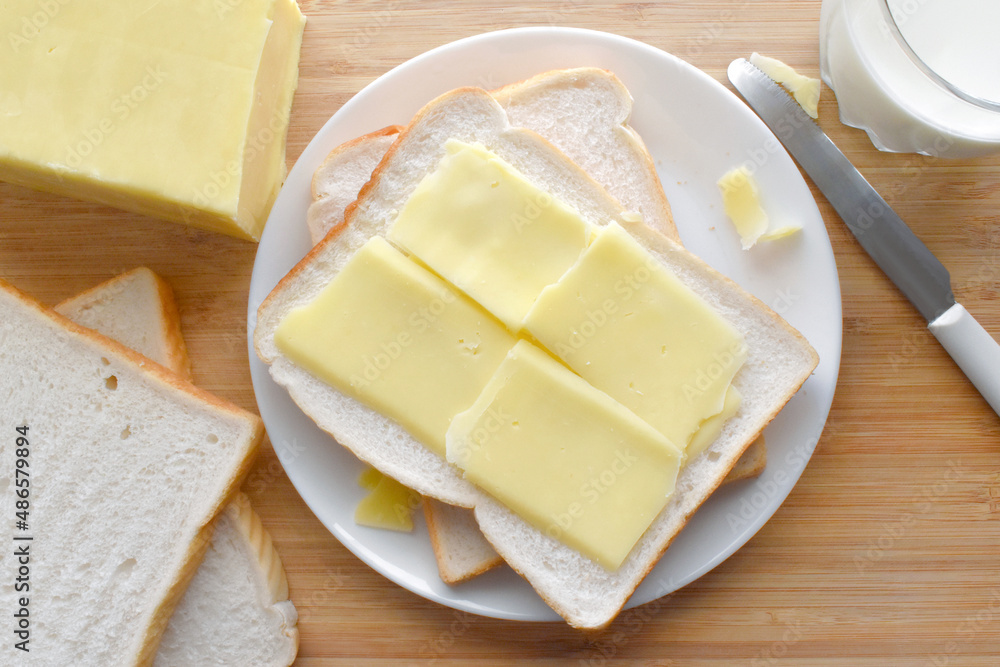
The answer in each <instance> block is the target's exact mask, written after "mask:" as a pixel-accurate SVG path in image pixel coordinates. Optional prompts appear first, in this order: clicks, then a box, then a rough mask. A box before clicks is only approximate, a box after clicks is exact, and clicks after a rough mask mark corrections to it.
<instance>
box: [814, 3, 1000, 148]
mask: <svg viewBox="0 0 1000 667" xmlns="http://www.w3.org/2000/svg"><path fill="white" fill-rule="evenodd" d="M820 71H821V72H822V76H823V81H825V82H826V84H827V85H828V86H830V88H832V89H833V91H834V92H835V93H836V95H837V103H838V105H839V107H840V119H841V121H842V122H844V123H846V124H847V125H851V126H853V127H857V128H861V129H863V130H865V131H866V132H867V133H868V136H869V137H870V138H871V140H872V143H874V144H875V146H876V147H877V148H878V149H879V150H884V151H895V152H915V153H923V154H925V155H936V156H942V157H954V158H964V157H975V156H980V155H988V154H993V153H1000V0H823V6H822V10H821V15H820Z"/></svg>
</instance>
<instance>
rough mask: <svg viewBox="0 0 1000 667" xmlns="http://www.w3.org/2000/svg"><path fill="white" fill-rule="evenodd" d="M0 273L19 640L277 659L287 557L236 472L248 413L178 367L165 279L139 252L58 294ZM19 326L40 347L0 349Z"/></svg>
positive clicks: (41, 652)
mask: <svg viewBox="0 0 1000 667" xmlns="http://www.w3.org/2000/svg"><path fill="white" fill-rule="evenodd" d="M3 287H4V289H3V299H4V309H5V311H6V313H5V317H4V320H3V321H4V323H5V326H4V327H0V329H3V331H2V333H0V338H2V340H3V346H2V349H3V350H4V354H3V359H4V362H3V363H4V364H5V365H8V366H7V367H6V368H5V370H4V382H3V384H4V385H6V386H5V388H6V390H7V393H8V394H9V395H10V396H11V397H12V399H13V401H12V402H11V403H10V404H9V406H20V408H19V409H18V410H17V415H16V416H20V417H21V419H22V420H23V421H24V422H25V423H24V425H25V426H27V427H28V428H27V432H28V434H29V435H28V439H29V442H30V443H31V444H32V446H31V447H30V448H29V450H30V453H29V456H28V461H29V466H28V470H29V471H31V473H32V474H33V478H32V483H33V486H32V487H31V490H32V496H34V495H35V494H37V500H36V501H35V502H34V503H33V504H32V505H33V507H37V514H36V513H35V511H32V512H31V513H30V514H29V516H31V517H32V518H33V521H31V522H29V524H28V525H29V528H30V529H31V530H33V531H34V535H32V538H33V539H32V544H37V545H38V547H37V549H38V552H37V553H38V560H37V561H35V562H33V563H32V565H35V563H36V562H37V570H33V575H34V576H33V578H34V577H37V578H36V581H38V582H39V584H38V586H37V589H33V590H32V591H31V592H30V594H31V604H32V608H33V617H32V626H31V627H32V638H31V645H30V647H31V654H33V655H34V656H35V657H36V658H37V659H39V660H40V661H41V663H44V664H80V665H87V664H94V665H97V664H100V665H105V664H155V665H162V666H164V667H166V666H171V665H177V666H180V665H191V664H259V665H275V666H277V665H288V664H290V663H291V662H292V661H293V660H294V657H295V654H296V651H297V646H298V631H297V628H296V612H295V608H294V606H293V605H292V603H291V602H290V601H289V600H288V585H287V580H286V578H285V575H284V570H283V568H282V566H281V562H280V559H279V558H278V555H277V553H276V552H275V551H274V548H273V545H272V544H271V540H270V537H269V536H268V535H267V533H266V531H264V529H263V526H262V525H261V523H260V519H259V517H257V516H256V514H255V513H254V512H253V510H252V509H251V507H250V505H249V501H248V499H247V498H246V496H244V495H243V494H241V493H239V492H238V491H237V490H236V489H237V488H238V482H239V480H240V478H241V477H242V475H243V474H244V473H245V471H246V470H247V467H248V466H249V464H250V462H251V460H252V454H253V453H254V451H255V448H256V446H257V443H258V442H259V440H260V438H261V436H262V430H261V428H260V424H259V421H258V420H257V419H256V418H255V417H253V416H252V415H249V414H247V413H243V412H241V411H239V410H237V409H235V408H233V407H232V406H229V405H227V404H225V403H223V402H221V401H219V400H218V399H217V398H214V397H211V396H209V395H207V394H205V393H204V392H201V391H199V390H197V389H195V388H194V387H192V386H191V385H190V384H189V383H188V381H189V380H190V365H189V361H188V356H187V351H186V346H185V344H184V340H183V338H182V336H181V332H180V321H179V318H178V313H177V307H176V304H175V302H174V300H173V295H172V292H171V290H170V288H169V286H168V285H167V284H166V283H165V282H164V281H163V280H162V279H160V278H159V277H158V276H156V275H155V274H154V273H153V272H151V271H149V270H148V269H136V270H134V271H130V272H128V273H126V274H123V275H121V276H118V277H116V278H114V279H112V280H110V281H108V282H106V283H102V284H101V285H98V286H97V287H95V288H93V289H91V290H88V291H87V292H84V293H83V294H80V295H78V296H76V297H73V298H71V299H68V300H66V301H64V302H62V303H60V304H59V305H58V306H56V307H55V308H54V309H53V310H54V311H55V312H53V311H49V310H47V309H44V308H43V307H41V306H39V305H38V304H37V303H34V302H33V301H31V300H30V299H29V298H28V297H26V296H25V295H23V294H20V293H18V292H17V291H16V290H14V289H13V288H11V287H9V286H6V285H4V286H3ZM56 313H58V314H56ZM64 318H68V319H64ZM76 325H84V326H86V327H87V328H86V329H83V328H81V327H79V326H76ZM29 332H31V334H32V335H37V336H39V339H38V340H36V341H34V343H35V344H43V345H46V342H43V341H47V345H48V346H51V347H49V349H47V350H46V351H44V352H42V353H40V354H30V355H29V354H26V353H25V350H24V348H23V347H22V348H20V353H21V355H22V356H21V359H20V362H19V361H18V359H17V358H16V357H13V356H12V354H11V352H12V351H14V350H17V349H19V346H20V345H23V344H24V341H25V340H26V339H25V337H26V336H27V335H28V333H29ZM100 334H104V335H105V336H107V338H105V337H104V336H102V335H100ZM135 352H138V353H141V354H142V355H144V356H139V355H138V354H136V353H135ZM50 354H54V355H56V358H55V360H53V362H52V363H50V364H49V365H47V364H46V363H44V362H43V361H42V360H41V359H40V357H42V358H44V357H48V356H49V355H50ZM154 362H155V363H154ZM60 364H61V365H63V366H65V367H66V370H65V371H60V372H55V371H54V370H53V369H54V368H55V366H57V365H60ZM8 371H10V372H9V373H8ZM18 378H20V379H21V380H22V382H20V383H17V379H18ZM26 378H27V379H28V380H29V381H27V382H24V380H25V379H26ZM57 381H58V382H65V383H66V384H65V385H64V386H59V387H58V388H57V386H56V382H57ZM16 383H17V384H16ZM9 406H5V408H6V407H9ZM42 406H48V407H47V410H46V411H44V412H41V411H40V410H39V408H40V407H42ZM5 413H6V409H5ZM9 416H10V417H11V418H15V417H16V416H15V415H14V414H13V412H11V415H9ZM7 417H8V415H7V414H5V420H6V419H7ZM4 423H7V422H6V421H5V422H4ZM46 443H47V444H48V445H49V446H48V447H45V448H44V449H43V447H44V445H45V444H46ZM22 453H23V452H22ZM3 454H4V456H5V457H8V456H10V453H9V451H7V450H6V448H4V452H3ZM54 457H64V458H63V460H60V461H59V462H58V463H55V462H53V461H52V460H51V459H52V458H54ZM5 460H6V459H5ZM216 460H221V461H219V462H216ZM56 484H60V485H59V486H56ZM63 485H65V486H63ZM220 501H225V502H224V503H222V504H221V509H220ZM185 513H187V514H185ZM213 516H214V518H213ZM69 526H73V527H74V528H73V530H72V531H70V530H68V529H67V528H68V527H69ZM105 526H107V527H108V528H107V530H105ZM102 549H103V550H102ZM67 554H68V555H67ZM202 556H203V560H201V557H202ZM61 557H65V558H66V559H67V560H66V561H65V562H62V561H60V560H56V559H58V558H61ZM199 562H200V565H199ZM34 590H37V591H38V592H37V593H35V592H34ZM111 600H113V601H114V602H113V603H111V602H109V601H111ZM105 644H106V645H105Z"/></svg>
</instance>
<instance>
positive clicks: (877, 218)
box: [729, 58, 1000, 414]
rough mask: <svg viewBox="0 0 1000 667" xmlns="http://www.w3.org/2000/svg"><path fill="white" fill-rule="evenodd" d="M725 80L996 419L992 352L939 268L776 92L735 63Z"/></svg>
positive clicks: (998, 363)
mask: <svg viewBox="0 0 1000 667" xmlns="http://www.w3.org/2000/svg"><path fill="white" fill-rule="evenodd" d="M729 80H730V81H732V83H733V85H734V86H736V90H738V91H739V92H740V94H741V95H742V96H743V98H744V99H745V100H746V101H747V103H748V104H749V105H750V107H751V108H752V109H753V110H754V111H755V112H756V113H757V115H758V116H760V118H761V120H763V121H764V123H765V124H766V125H767V126H768V127H769V128H770V129H771V131H772V132H774V134H775V135H776V136H777V137H778V140H779V141H781V143H782V144H783V145H784V147H785V148H786V149H788V152H789V153H791V154H792V157H794V158H795V160H796V161H797V162H798V163H799V166H800V167H802V169H803V170H804V171H805V172H806V173H807V174H809V176H810V177H811V178H812V180H813V182H814V183H815V184H816V186H817V187H818V188H819V189H820V191H821V192H822V193H823V194H824V195H826V198H827V200H829V202H830V203H831V204H832V205H833V208H834V209H836V211H837V213H838V214H839V215H840V217H841V218H842V219H843V220H844V222H845V223H846V224H847V228H848V229H850V230H851V233H852V234H854V236H855V238H857V239H858V242H860V243H861V247H863V248H864V249H865V251H867V252H868V254H869V255H870V256H871V258H872V259H874V260H875V263H876V264H878V265H879V267H880V268H881V269H882V271H884V272H885V274H886V275H887V276H889V278H890V279H891V280H892V282H893V283H895V284H896V287H898V288H899V289H900V291H901V292H902V293H903V294H904V295H905V296H906V298H907V299H909V300H910V303H912V304H913V305H914V307H916V309H917V310H918V311H920V314H921V315H923V316H924V318H925V319H926V320H927V322H928V329H930V331H931V333H932V334H934V337H935V338H937V339H938V342H940V343H941V345H942V346H943V347H944V349H945V350H947V351H948V354H950V355H951V358H952V359H954V360H955V362H956V363H957V364H958V366H959V368H961V369H962V371H963V372H964V373H965V375H966V376H967V377H968V378H969V379H970V380H971V381H972V384H974V385H975V386H976V389H978V390H979V393H981V394H982V395H983V398H985V399H986V401H987V402H988V403H989V404H990V407H992V408H993V410H994V412H996V413H997V414H1000V344H997V341H996V340H994V339H993V337H992V336H990V334H989V333H988V332H987V331H986V330H985V329H984V328H983V327H982V326H981V325H980V324H979V323H978V322H977V321H976V320H975V318H974V317H973V316H972V315H970V314H969V312H968V311H967V310H966V309H965V308H964V307H963V306H962V304H960V303H958V302H956V301H955V297H954V295H953V294H952V291H951V277H950V276H949V274H948V270H947V269H946V268H945V267H944V265H943V264H941V262H940V261H938V259H937V258H936V257H935V256H934V255H933V254H932V253H931V251H930V250H928V248H927V246H925V245H924V244H923V242H922V241H921V240H920V239H919V238H917V236H916V235H915V234H914V233H913V232H912V231H910V228H909V227H907V226H906V223H904V222H903V221H902V219H901V218H900V217H899V216H898V215H897V214H896V213H895V212H894V211H893V210H892V209H891V208H890V207H889V204H887V203H886V201H885V199H883V198H882V197H881V196H880V195H879V194H878V192H876V191H875V189H874V188H873V187H872V186H871V185H869V183H868V181H866V180H865V177H864V176H862V175H861V173H860V172H859V171H858V170H857V169H856V168H855V167H854V165H852V164H851V162H850V161H849V160H848V159H847V157H846V156H845V155H844V154H843V153H842V152H841V151H840V149H838V148H837V147H836V146H835V145H834V143H833V142H832V141H831V140H830V138H829V137H828V136H826V134H825V133H824V132H823V130H821V129H820V127H819V126H818V125H817V124H816V123H815V122H813V120H812V118H810V117H809V116H808V115H807V114H806V113H805V111H803V110H802V107H800V106H799V105H798V103H797V102H795V100H794V99H792V97H791V96H790V95H789V94H788V93H786V92H785V90H784V89H783V88H782V87H781V86H779V85H778V84H777V83H775V82H774V81H773V80H772V79H771V78H770V77H769V76H767V75H766V74H764V73H763V72H762V71H760V70H759V69H757V68H756V67H754V66H753V65H752V64H750V62H749V61H747V60H745V59H743V58H738V59H736V60H734V61H733V62H732V63H730V65H729Z"/></svg>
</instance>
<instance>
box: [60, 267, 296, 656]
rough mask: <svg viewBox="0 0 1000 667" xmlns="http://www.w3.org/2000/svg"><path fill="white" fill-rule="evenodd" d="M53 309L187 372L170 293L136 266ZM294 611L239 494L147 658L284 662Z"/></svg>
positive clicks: (277, 566) (273, 556)
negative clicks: (150, 656) (152, 655)
mask: <svg viewBox="0 0 1000 667" xmlns="http://www.w3.org/2000/svg"><path fill="white" fill-rule="evenodd" d="M55 309H56V310H57V311H58V312H59V313H61V314H62V315H65V316H66V317H68V318H70V319H71V320H73V321H74V322H77V323H78V324H85V325H86V326H88V327H89V328H91V329H94V330H95V331H97V332H98V333H101V334H103V335H106V336H108V337H109V338H114V339H115V340H118V342H120V343H126V342H128V341H133V342H137V343H139V344H141V345H142V346H143V348H144V350H145V351H144V354H145V355H146V356H147V357H150V358H151V359H152V360H153V361H155V362H157V363H159V364H162V365H163V366H166V367H167V368H169V369H170V370H172V371H174V372H175V373H177V374H178V375H183V376H189V375H190V364H189V363H188V356H187V349H186V346H185V345H184V337H183V335H182V333H181V328H180V320H179V318H178V317H177V304H176V302H175V301H174V298H173V291H172V290H171V289H170V287H169V285H168V284H167V282H166V281H165V280H163V279H162V278H160V277H159V276H158V275H156V274H155V273H154V272H153V271H151V270H149V269H147V268H145V267H139V268H136V269H133V270H132V271H129V272H127V273H124V274H121V275H119V276H117V277H115V278H112V279H111V280H108V281H105V282H103V283H101V284H99V285H97V286H95V287H93V288H91V289H89V290H87V291H86V292H84V293H82V294H80V295H78V296H76V297H72V298H70V299H67V300H66V301H63V302H62V303H60V304H58V305H57V306H56V307H55ZM133 349H135V348H133ZM297 618H298V617H297V614H296V610H295V606H294V605H293V604H292V602H291V601H290V600H289V599H288V579H287V578H286V575H285V569H284V567H282V564H281V558H280V557H279V556H278V552H277V551H276V550H275V548H274V545H273V543H272V541H271V536H270V535H269V534H268V533H267V531H266V530H265V529H264V526H263V524H262V523H261V520H260V517H259V516H257V514H256V512H254V511H253V508H252V507H251V506H250V500H249V498H247V497H246V496H245V495H244V494H242V493H240V494H238V495H237V496H236V499H235V500H233V501H232V502H230V503H229V505H227V506H226V508H225V509H224V510H223V511H222V513H221V514H220V515H219V517H218V518H217V519H216V520H215V530H214V532H213V534H212V539H211V542H210V543H209V546H208V550H207V551H206V553H205V558H204V560H203V561H202V562H201V565H200V566H199V568H198V572H197V573H196V574H195V576H194V578H193V579H192V580H191V583H190V585H188V587H187V591H185V593H184V597H183V598H181V601H180V603H179V604H178V605H177V608H176V609H175V610H174V613H173V615H172V616H171V617H170V623H169V625H168V626H167V629H166V631H165V632H164V635H163V639H162V641H161V642H160V647H159V650H158V651H157V654H156V660H155V661H154V665H156V666H158V667H171V666H174V665H176V666H177V667H183V666H185V665H193V664H219V665H222V664H230V665H251V664H252V665H260V666H262V667H264V666H266V665H290V664H291V663H292V661H293V660H294V659H295V655H296V653H297V651H298V640H299V632H298V627H297V626H296V622H297Z"/></svg>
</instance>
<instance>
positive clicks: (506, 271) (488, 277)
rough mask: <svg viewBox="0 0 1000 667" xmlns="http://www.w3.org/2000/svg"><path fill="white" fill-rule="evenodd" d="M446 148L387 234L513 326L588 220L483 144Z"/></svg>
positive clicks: (581, 242)
mask: <svg viewBox="0 0 1000 667" xmlns="http://www.w3.org/2000/svg"><path fill="white" fill-rule="evenodd" d="M446 148H447V155H445V157H444V158H442V159H441V162H440V164H439V165H438V167H437V168H436V169H435V170H434V171H433V172H431V173H430V174H428V175H427V176H425V177H424V179H423V180H422V181H421V182H420V184H419V185H418V186H417V188H416V189H415V190H414V192H413V194H412V195H410V197H409V199H408V200H407V201H406V204H405V205H404V206H403V208H402V210H401V211H400V213H399V216H398V218H397V219H396V222H395V223H394V225H393V227H392V229H391V230H390V232H389V239H390V240H392V241H393V242H394V243H397V244H399V245H400V246H401V247H403V248H405V249H406V250H407V251H409V252H410V253H412V254H413V255H415V256H416V257H419V258H420V260H421V261H423V262H425V263H426V264H427V265H428V266H430V267H431V268H432V269H433V270H434V271H435V272H437V273H438V274H439V275H441V276H442V277H444V278H445V279H446V280H448V281H449V282H451V283H452V284H453V285H455V286H456V287H458V288H459V289H461V290H462V291H464V292H465V293H466V294H468V295H469V296H471V297H472V298H473V299H475V300H476V301H478V302H479V303H480V304H482V305H483V306H484V307H485V308H486V309H487V310H489V311H490V312H491V313H493V314H494V315H496V316H497V318H499V319H500V321H502V322H504V323H505V324H506V325H507V326H508V327H509V328H510V329H511V330H512V331H518V330H519V329H520V328H521V321H522V320H523V318H524V315H525V314H526V313H527V312H528V309H529V308H531V304H532V303H534V301H535V298H536V297H537V296H538V293H539V292H541V290H542V288H544V287H545V286H546V285H550V284H552V283H554V282H555V281H556V280H558V279H559V276H561V275H562V274H563V273H564V272H565V271H566V269H568V268H569V267H570V266H572V265H573V263H574V262H575V261H576V260H577V258H579V256H580V253H581V252H583V249H584V248H586V247H587V241H588V239H589V233H590V232H589V225H588V224H587V223H586V222H585V221H584V220H583V219H582V218H581V217H580V215H579V214H578V213H577V212H576V211H574V210H573V209H572V208H570V207H569V206H567V205H566V204H564V203H562V202H561V201H559V200H557V199H555V198H554V197H552V196H551V195H550V194H549V193H547V192H545V191H544V190H542V189H540V188H538V187H536V186H535V185H533V184H532V183H531V182H530V181H528V180H527V179H526V178H525V177H524V176H523V175H521V174H520V173H519V172H518V171H517V170H515V169H514V168H513V167H512V166H511V165H509V164H508V163H506V162H505V161H503V160H501V159H500V158H499V157H497V156H496V155H495V154H494V153H492V152H490V151H488V150H486V149H485V148H484V147H483V146H482V145H478V144H467V143H463V142H460V141H457V140H454V139H452V140H449V141H448V143H447V146H446Z"/></svg>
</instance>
